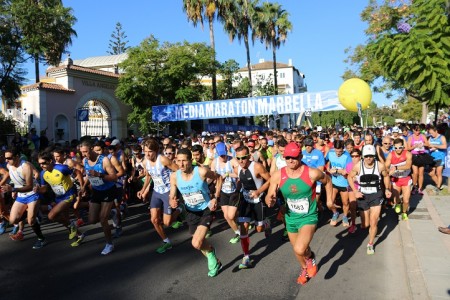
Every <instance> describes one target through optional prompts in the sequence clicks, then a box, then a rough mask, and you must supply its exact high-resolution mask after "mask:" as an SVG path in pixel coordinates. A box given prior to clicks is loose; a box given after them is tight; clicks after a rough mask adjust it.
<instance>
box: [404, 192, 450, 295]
mask: <svg viewBox="0 0 450 300" xmlns="http://www.w3.org/2000/svg"><path fill="white" fill-rule="evenodd" d="M426 191H427V192H425V193H424V195H423V196H419V195H413V196H412V199H411V204H410V215H409V221H407V222H403V221H399V225H400V233H401V238H402V244H403V250H404V256H405V262H406V269H407V270H406V271H407V274H408V279H409V285H410V292H411V296H412V297H413V299H449V298H450V235H446V234H443V233H441V232H439V231H438V227H439V226H445V227H446V226H448V225H449V224H450V195H449V193H448V192H447V191H446V187H445V190H444V191H441V192H440V195H434V193H433V192H431V191H430V190H426Z"/></svg>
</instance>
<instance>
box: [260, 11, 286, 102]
mask: <svg viewBox="0 0 450 300" xmlns="http://www.w3.org/2000/svg"><path fill="white" fill-rule="evenodd" d="M288 18H289V13H288V12H287V11H285V10H284V9H282V8H281V5H280V4H278V3H270V2H264V3H263V5H262V6H259V7H257V10H256V19H257V20H259V22H258V23H256V24H257V26H255V28H254V31H253V33H254V34H255V35H256V36H257V37H258V38H259V39H260V40H261V42H264V43H265V44H266V49H268V48H269V47H270V48H272V55H273V77H274V85H275V95H278V79H277V77H278V76H277V49H278V48H280V45H281V44H282V43H283V44H284V43H285V42H286V39H287V35H288V32H290V31H291V30H292V23H291V22H290V21H289V19H288Z"/></svg>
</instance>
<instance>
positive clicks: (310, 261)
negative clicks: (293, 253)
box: [305, 252, 317, 278]
mask: <svg viewBox="0 0 450 300" xmlns="http://www.w3.org/2000/svg"><path fill="white" fill-rule="evenodd" d="M305 260H306V272H307V273H308V277H309V278H313V277H314V276H316V274H317V265H316V256H315V255H314V252H311V256H310V257H309V258H307V259H305Z"/></svg>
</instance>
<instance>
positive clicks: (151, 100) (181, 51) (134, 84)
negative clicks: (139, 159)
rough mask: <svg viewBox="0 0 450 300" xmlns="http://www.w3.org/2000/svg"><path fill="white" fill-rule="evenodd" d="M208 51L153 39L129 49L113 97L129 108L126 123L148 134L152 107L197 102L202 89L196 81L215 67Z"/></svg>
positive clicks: (200, 44)
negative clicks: (137, 126)
mask: <svg viewBox="0 0 450 300" xmlns="http://www.w3.org/2000/svg"><path fill="white" fill-rule="evenodd" d="M212 52H213V50H212V49H211V48H210V47H208V46H207V45H205V44H203V43H192V44H190V43H188V42H183V43H175V44H171V43H167V42H166V43H162V44H161V43H160V42H159V41H158V40H157V39H155V38H154V37H153V36H151V37H149V38H147V39H145V40H144V41H143V42H142V43H141V44H140V45H139V46H137V47H132V48H130V49H129V50H128V58H127V59H126V60H125V61H124V62H122V63H121V64H120V68H121V69H123V70H124V74H123V75H122V76H121V77H120V78H119V85H118V87H117V89H116V96H117V97H118V98H119V99H120V100H121V101H123V102H124V103H125V104H127V105H130V106H131V108H132V112H131V114H130V115H128V122H129V123H131V124H139V128H140V130H141V131H143V132H148V131H149V128H150V127H151V124H152V123H151V122H150V120H151V119H152V114H151V112H152V106H154V105H167V104H175V103H187V102H195V101H199V100H200V99H201V95H202V93H203V92H204V90H205V87H203V86H202V85H201V84H200V78H201V77H202V76H206V75H208V74H211V68H212V66H213V65H215V63H214V62H211V57H213V56H212Z"/></svg>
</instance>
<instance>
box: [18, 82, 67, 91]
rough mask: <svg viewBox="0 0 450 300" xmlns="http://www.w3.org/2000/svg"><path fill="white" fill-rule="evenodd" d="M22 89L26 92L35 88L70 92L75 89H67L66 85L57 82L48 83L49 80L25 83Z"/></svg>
mask: <svg viewBox="0 0 450 300" xmlns="http://www.w3.org/2000/svg"><path fill="white" fill-rule="evenodd" d="M21 90H22V91H24V92H29V91H33V90H52V91H60V92H68V93H74V92H75V90H72V89H67V88H65V87H64V86H62V85H60V84H56V83H48V82H38V83H34V84H30V85H25V86H23V87H21Z"/></svg>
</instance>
